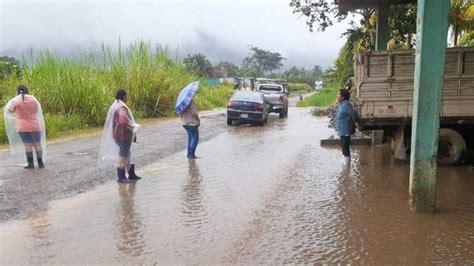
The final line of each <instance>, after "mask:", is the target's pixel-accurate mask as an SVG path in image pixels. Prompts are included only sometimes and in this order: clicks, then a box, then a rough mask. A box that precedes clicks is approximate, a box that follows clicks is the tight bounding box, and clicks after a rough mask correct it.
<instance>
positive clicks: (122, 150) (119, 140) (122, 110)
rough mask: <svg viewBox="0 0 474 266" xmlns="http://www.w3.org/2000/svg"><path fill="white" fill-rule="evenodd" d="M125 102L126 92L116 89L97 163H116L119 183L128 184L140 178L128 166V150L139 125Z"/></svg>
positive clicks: (131, 165) (131, 167) (132, 166)
mask: <svg viewBox="0 0 474 266" xmlns="http://www.w3.org/2000/svg"><path fill="white" fill-rule="evenodd" d="M126 102H127V91H126V90H124V89H118V90H117V92H116V94H115V101H114V103H113V104H112V105H111V106H110V108H109V111H108V113H107V118H106V120H105V125H104V133H103V135H102V141H101V145H100V152H99V162H98V164H99V166H101V165H106V164H107V163H115V162H116V163H117V182H119V183H129V182H130V180H138V179H140V178H141V177H139V176H137V174H136V173H135V165H134V164H130V157H131V151H130V148H131V146H132V141H133V140H134V139H135V137H136V133H137V131H138V129H139V128H140V125H139V124H137V123H135V119H134V118H133V115H132V112H130V109H129V108H128V106H127V105H126ZM126 172H128V178H127V176H126Z"/></svg>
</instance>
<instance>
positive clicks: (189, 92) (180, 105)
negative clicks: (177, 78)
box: [175, 81, 199, 114]
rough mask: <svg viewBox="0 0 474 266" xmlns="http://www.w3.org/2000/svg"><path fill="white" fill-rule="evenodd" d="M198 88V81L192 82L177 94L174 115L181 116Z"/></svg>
mask: <svg viewBox="0 0 474 266" xmlns="http://www.w3.org/2000/svg"><path fill="white" fill-rule="evenodd" d="M198 88H199V81H194V82H191V83H189V84H188V85H187V86H186V87H184V89H182V90H181V92H180V93H179V96H178V99H177V100H176V107H175V109H176V113H178V114H181V113H182V112H184V110H186V108H188V106H189V104H190V103H191V101H192V100H193V98H194V95H196V91H197V90H198Z"/></svg>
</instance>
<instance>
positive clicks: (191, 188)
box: [182, 160, 207, 227]
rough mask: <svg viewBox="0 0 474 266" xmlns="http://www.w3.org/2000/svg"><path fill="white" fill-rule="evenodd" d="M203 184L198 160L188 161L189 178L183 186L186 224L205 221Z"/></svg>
mask: <svg viewBox="0 0 474 266" xmlns="http://www.w3.org/2000/svg"><path fill="white" fill-rule="evenodd" d="M202 190H203V186H202V176H201V172H200V171H199V166H198V165H197V163H196V160H190V161H189V163H188V178H187V179H186V184H185V185H184V188H183V197H184V199H183V206H184V207H183V211H182V212H183V215H184V217H185V218H184V220H185V224H186V225H188V226H192V225H195V226H198V227H200V225H201V224H202V223H203V222H204V221H203V220H202V218H203V217H205V216H207V213H206V210H205V208H204V207H203V200H204V199H203V191H202Z"/></svg>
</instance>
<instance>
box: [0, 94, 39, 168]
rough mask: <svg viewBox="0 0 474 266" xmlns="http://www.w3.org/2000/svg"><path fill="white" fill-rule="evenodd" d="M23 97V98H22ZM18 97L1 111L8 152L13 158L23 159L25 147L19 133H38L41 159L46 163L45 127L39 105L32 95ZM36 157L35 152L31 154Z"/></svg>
mask: <svg viewBox="0 0 474 266" xmlns="http://www.w3.org/2000/svg"><path fill="white" fill-rule="evenodd" d="M23 97H24V98H23ZM23 97H22V95H18V96H16V97H15V98H13V99H11V100H10V101H9V102H8V103H7V104H6V105H5V109H4V110H3V115H4V120H5V130H6V131H7V136H8V143H9V144H10V152H11V154H12V155H13V156H14V157H22V158H24V157H25V146H24V144H23V141H22V140H21V137H20V134H19V132H22V131H23V132H40V134H41V138H40V143H41V149H42V153H43V154H42V159H43V161H46V157H47V152H46V150H47V149H46V126H45V124H44V117H43V110H42V109H41V104H40V103H39V102H38V100H37V99H36V98H35V97H34V96H32V95H28V94H25V95H23ZM33 154H34V157H36V152H33Z"/></svg>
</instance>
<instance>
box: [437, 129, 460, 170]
mask: <svg viewBox="0 0 474 266" xmlns="http://www.w3.org/2000/svg"><path fill="white" fill-rule="evenodd" d="M466 148H467V147H466V142H465V141H464V138H463V137H462V136H461V134H459V133H458V132H457V131H456V130H453V129H450V128H441V129H440V131H439V143H438V163H439V164H440V165H452V164H455V163H457V162H459V161H460V160H461V159H462V155H463V153H464V151H465V150H466Z"/></svg>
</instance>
